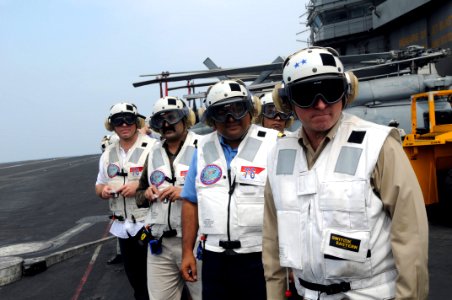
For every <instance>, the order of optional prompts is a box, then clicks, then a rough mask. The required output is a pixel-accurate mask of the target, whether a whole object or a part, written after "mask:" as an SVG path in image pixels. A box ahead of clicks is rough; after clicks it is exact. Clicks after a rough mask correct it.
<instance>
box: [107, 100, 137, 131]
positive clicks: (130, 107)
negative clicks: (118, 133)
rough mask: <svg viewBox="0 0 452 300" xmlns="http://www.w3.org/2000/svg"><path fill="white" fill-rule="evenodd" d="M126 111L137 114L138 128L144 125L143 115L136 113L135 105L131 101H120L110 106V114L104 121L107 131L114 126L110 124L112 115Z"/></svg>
mask: <svg viewBox="0 0 452 300" xmlns="http://www.w3.org/2000/svg"><path fill="white" fill-rule="evenodd" d="M128 113H129V114H133V115H135V116H137V127H138V128H141V127H143V126H144V119H145V117H144V116H143V115H140V114H139V113H138V108H137V106H136V105H135V104H133V103H126V102H121V103H117V104H115V105H113V106H112V107H111V108H110V114H109V115H108V118H107V119H106V120H105V123H104V125H105V128H106V129H107V130H108V131H113V130H114V128H113V126H112V125H111V119H112V117H113V116H114V115H117V114H128Z"/></svg>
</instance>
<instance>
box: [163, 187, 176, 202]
mask: <svg viewBox="0 0 452 300" xmlns="http://www.w3.org/2000/svg"><path fill="white" fill-rule="evenodd" d="M181 192H182V188H181V187H179V186H170V187H167V188H165V189H163V190H161V191H160V193H159V196H158V198H159V199H160V200H161V201H164V200H165V199H167V200H169V201H172V202H174V201H176V200H178V199H180V193H181Z"/></svg>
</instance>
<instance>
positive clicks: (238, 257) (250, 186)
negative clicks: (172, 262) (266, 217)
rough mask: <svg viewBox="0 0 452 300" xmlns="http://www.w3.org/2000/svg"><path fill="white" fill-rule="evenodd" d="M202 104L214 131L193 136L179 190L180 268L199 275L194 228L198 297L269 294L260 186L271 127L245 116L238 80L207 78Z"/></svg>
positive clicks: (248, 105)
mask: <svg viewBox="0 0 452 300" xmlns="http://www.w3.org/2000/svg"><path fill="white" fill-rule="evenodd" d="M205 107H206V110H205V112H204V114H203V117H202V119H203V120H205V122H206V123H207V124H208V125H209V126H212V127H213V128H214V129H215V131H214V132H212V133H210V134H208V135H205V136H203V137H202V138H201V139H200V140H199V142H198V148H197V150H196V152H195V154H194V155H193V161H192V162H191V164H190V168H189V171H188V175H187V178H186V180H185V185H184V189H183V191H182V198H184V202H183V206H182V240H183V243H182V246H183V250H182V253H183V256H182V268H181V272H182V276H183V277H184V278H185V280H187V281H189V282H193V281H196V280H197V279H198V271H197V262H196V259H195V257H194V255H193V251H192V250H193V247H194V245H195V241H196V237H197V233H198V228H199V233H200V234H201V235H202V236H201V240H202V249H200V255H202V297H203V299H204V300H210V299H215V300H222V299H267V298H266V292H265V279H264V273H263V271H264V270H263V266H262V252H261V251H262V219H263V196H264V194H263V192H264V185H265V182H266V180H267V153H268V150H269V149H270V148H271V147H272V145H273V144H274V143H275V142H276V139H277V131H276V130H272V129H267V128H262V127H260V126H256V125H254V124H253V125H252V124H251V122H252V119H253V118H254V117H255V116H256V112H255V109H254V106H253V102H252V98H251V94H250V92H249V91H248V90H247V88H246V86H245V85H244V84H243V83H242V82H237V81H233V80H224V81H220V82H218V83H216V84H215V85H213V86H212V87H211V88H210V89H209V90H208V91H207V96H206V99H205Z"/></svg>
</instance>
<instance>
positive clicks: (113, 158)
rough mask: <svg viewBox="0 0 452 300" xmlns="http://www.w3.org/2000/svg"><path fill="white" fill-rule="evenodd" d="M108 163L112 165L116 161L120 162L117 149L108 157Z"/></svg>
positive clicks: (111, 151) (112, 150) (113, 149)
mask: <svg viewBox="0 0 452 300" xmlns="http://www.w3.org/2000/svg"><path fill="white" fill-rule="evenodd" d="M108 161H109V162H110V163H112V162H115V161H119V157H118V153H116V148H112V149H111V150H110V153H109V155H108Z"/></svg>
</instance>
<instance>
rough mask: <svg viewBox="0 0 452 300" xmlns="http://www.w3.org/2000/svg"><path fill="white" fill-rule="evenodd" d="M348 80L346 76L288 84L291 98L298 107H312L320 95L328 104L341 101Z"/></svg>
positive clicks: (288, 93)
mask: <svg viewBox="0 0 452 300" xmlns="http://www.w3.org/2000/svg"><path fill="white" fill-rule="evenodd" d="M346 86H347V81H346V79H345V78H344V77H336V78H331V77H329V78H322V77H320V78H319V77H316V78H312V79H311V80H303V81H301V82H295V83H293V84H290V85H286V92H287V95H288V97H289V100H290V101H291V102H292V103H293V104H295V105H296V106H298V107H301V108H309V107H312V106H313V105H314V104H315V102H316V100H317V98H318V97H319V96H320V97H322V100H323V101H324V102H325V103H326V104H334V103H337V102H339V101H340V100H341V99H342V97H343V96H344V94H345V90H346Z"/></svg>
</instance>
